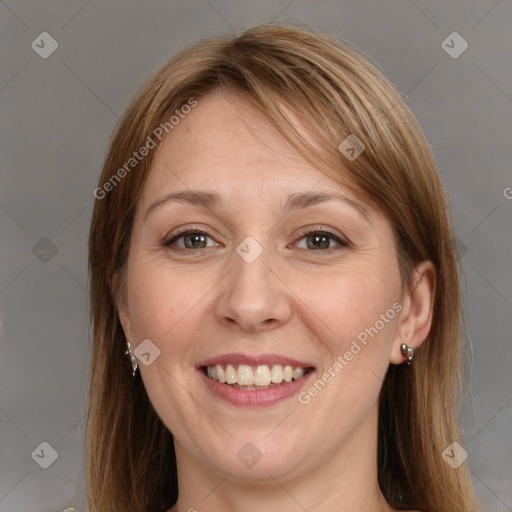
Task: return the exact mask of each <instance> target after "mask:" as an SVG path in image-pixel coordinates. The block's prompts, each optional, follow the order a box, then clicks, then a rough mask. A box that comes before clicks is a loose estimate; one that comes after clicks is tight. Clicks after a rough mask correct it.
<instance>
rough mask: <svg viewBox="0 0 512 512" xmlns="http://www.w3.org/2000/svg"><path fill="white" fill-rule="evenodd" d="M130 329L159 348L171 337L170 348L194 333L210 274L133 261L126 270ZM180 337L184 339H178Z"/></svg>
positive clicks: (199, 321) (179, 344) (210, 280)
mask: <svg viewBox="0 0 512 512" xmlns="http://www.w3.org/2000/svg"><path fill="white" fill-rule="evenodd" d="M127 279H128V304H129V309H130V320H131V329H132V332H133V334H134V336H135V337H136V338H137V339H136V340H134V341H135V342H138V341H141V340H143V339H145V338H149V339H151V340H152V341H153V342H154V343H155V344H156V345H158V346H159V347H160V348H161V349H163V348H165V346H166V344H167V343H168V340H169V339H172V347H173V351H175V350H177V349H179V348H180V346H181V345H183V344H186V341H185V340H187V339H189V340H190V339H193V337H194V335H197V329H198V328H199V326H200V325H201V319H202V317H203V315H202V313H203V309H204V308H203V304H204V303H205V300H204V299H205V297H207V295H208V292H209V291H210V290H211V288H212V281H213V277H212V276H209V277H208V276H203V275H202V274H201V273H200V272H180V271H176V270H173V271H172V272H171V271H170V270H169V269H168V268H166V267H165V266H163V265H162V264H156V265H155V264H153V265H152V264H151V262H147V261H143V260H142V259H141V260H140V261H137V260H136V259H135V258H134V260H133V262H132V265H131V266H130V267H129V269H128V276H127ZM180 340H184V341H183V342H181V341H180Z"/></svg>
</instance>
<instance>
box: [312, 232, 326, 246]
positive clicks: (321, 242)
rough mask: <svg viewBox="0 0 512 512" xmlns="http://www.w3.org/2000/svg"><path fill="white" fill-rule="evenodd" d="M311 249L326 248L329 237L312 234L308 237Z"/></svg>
mask: <svg viewBox="0 0 512 512" xmlns="http://www.w3.org/2000/svg"><path fill="white" fill-rule="evenodd" d="M310 240H311V243H312V244H311V245H312V247H311V248H312V249H328V248H329V238H328V237H326V236H324V235H312V236H311V237H310Z"/></svg>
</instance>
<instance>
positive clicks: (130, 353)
mask: <svg viewBox="0 0 512 512" xmlns="http://www.w3.org/2000/svg"><path fill="white" fill-rule="evenodd" d="M126 346H127V347H128V350H127V351H126V352H125V355H128V354H129V355H130V361H131V363H132V369H133V372H132V376H133V377H135V372H136V371H137V368H138V367H139V365H138V363H137V358H136V357H135V356H134V355H133V352H132V349H131V348H130V342H129V341H127V342H126Z"/></svg>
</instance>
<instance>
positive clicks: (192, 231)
mask: <svg viewBox="0 0 512 512" xmlns="http://www.w3.org/2000/svg"><path fill="white" fill-rule="evenodd" d="M196 234H197V235H205V236H206V237H208V238H210V239H212V240H213V238H212V237H211V236H210V235H208V233H206V232H205V231H201V230H200V229H198V228H195V227H191V226H186V227H184V228H183V229H181V230H180V231H178V232H177V233H175V234H173V235H172V237H171V238H169V239H166V240H165V241H164V242H163V245H164V247H167V248H168V249H171V250H174V251H197V250H199V249H188V248H183V247H180V248H178V249H172V248H171V246H172V245H173V244H175V243H176V241H177V240H179V239H180V238H183V237H185V236H187V235H196ZM314 235H320V236H325V237H329V238H331V239H332V240H334V241H335V242H336V243H337V244H338V245H339V247H328V248H327V249H316V250H315V249H305V250H307V251H310V252H326V251H329V252H330V251H332V250H340V249H347V248H348V247H350V243H349V242H348V241H347V240H344V239H342V238H340V237H338V236H337V235H335V234H334V233H331V232H330V231H327V230H325V229H322V228H318V229H312V230H309V231H305V232H304V233H302V234H301V235H300V238H299V239H298V240H297V242H298V241H300V240H302V239H304V238H307V237H308V236H314ZM297 242H295V244H296V243H297ZM206 248H207V247H203V248H202V249H206Z"/></svg>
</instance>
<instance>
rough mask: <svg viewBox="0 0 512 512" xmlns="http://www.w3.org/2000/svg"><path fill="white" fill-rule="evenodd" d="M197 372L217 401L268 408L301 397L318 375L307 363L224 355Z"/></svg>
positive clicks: (262, 356) (268, 356)
mask: <svg viewBox="0 0 512 512" xmlns="http://www.w3.org/2000/svg"><path fill="white" fill-rule="evenodd" d="M196 370H197V372H198V374H199V376H200V377H201V380H202V381H203V382H204V383H205V384H206V386H207V388H208V389H209V390H210V392H211V393H212V394H213V396H215V397H216V398H220V399H221V401H223V402H228V403H230V404H232V405H235V406H237V407H266V406H271V405H276V404H278V403H279V402H281V401H283V400H286V399H290V398H291V397H293V396H295V395H297V394H298V393H299V392H300V390H301V389H302V388H303V387H304V386H305V385H306V382H307V381H308V380H309V379H310V378H311V376H312V375H314V373H315V367H314V366H313V365H311V364H310V363H307V362H304V361H297V360H295V359H290V358H289V357H285V356H280V355H276V354H260V355H246V354H224V355H220V356H217V357H215V358H213V359H208V360H207V361H203V362H201V363H200V364H199V365H198V366H197V367H196Z"/></svg>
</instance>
